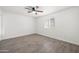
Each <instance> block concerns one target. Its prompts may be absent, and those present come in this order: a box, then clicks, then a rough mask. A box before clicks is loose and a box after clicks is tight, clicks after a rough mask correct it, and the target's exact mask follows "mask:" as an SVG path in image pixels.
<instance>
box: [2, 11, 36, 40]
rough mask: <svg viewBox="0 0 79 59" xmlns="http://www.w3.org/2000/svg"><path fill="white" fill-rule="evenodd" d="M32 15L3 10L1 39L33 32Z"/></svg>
mask: <svg viewBox="0 0 79 59" xmlns="http://www.w3.org/2000/svg"><path fill="white" fill-rule="evenodd" d="M34 25H35V23H34V19H33V17H28V16H24V15H20V14H16V13H11V12H5V11H4V12H3V32H4V34H3V39H7V38H13V37H18V36H22V35H28V34H32V33H35V27H34Z"/></svg>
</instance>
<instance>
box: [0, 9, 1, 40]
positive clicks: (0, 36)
mask: <svg viewBox="0 0 79 59" xmlns="http://www.w3.org/2000/svg"><path fill="white" fill-rule="evenodd" d="M0 40H1V9H0Z"/></svg>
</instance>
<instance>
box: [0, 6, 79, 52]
mask: <svg viewBox="0 0 79 59" xmlns="http://www.w3.org/2000/svg"><path fill="white" fill-rule="evenodd" d="M0 53H79V6H0Z"/></svg>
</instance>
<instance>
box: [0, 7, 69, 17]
mask: <svg viewBox="0 0 79 59" xmlns="http://www.w3.org/2000/svg"><path fill="white" fill-rule="evenodd" d="M24 7H25V6H2V7H1V8H2V10H4V11H9V12H14V13H19V14H23V15H28V16H34V17H38V16H44V15H47V14H50V13H53V12H57V11H59V10H62V9H65V8H69V6H39V10H41V11H44V12H43V13H38V14H37V15H35V14H34V13H27V10H26V9H24Z"/></svg>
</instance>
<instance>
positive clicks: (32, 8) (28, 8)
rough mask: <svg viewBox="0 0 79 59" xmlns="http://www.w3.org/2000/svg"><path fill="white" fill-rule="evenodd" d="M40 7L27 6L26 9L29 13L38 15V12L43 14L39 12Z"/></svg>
mask: <svg viewBox="0 0 79 59" xmlns="http://www.w3.org/2000/svg"><path fill="white" fill-rule="evenodd" d="M38 8H39V6H26V7H25V9H27V10H28V11H27V12H28V13H32V12H35V14H36V15H37V13H38V12H41V13H42V12H43V11H40V10H38Z"/></svg>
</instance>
